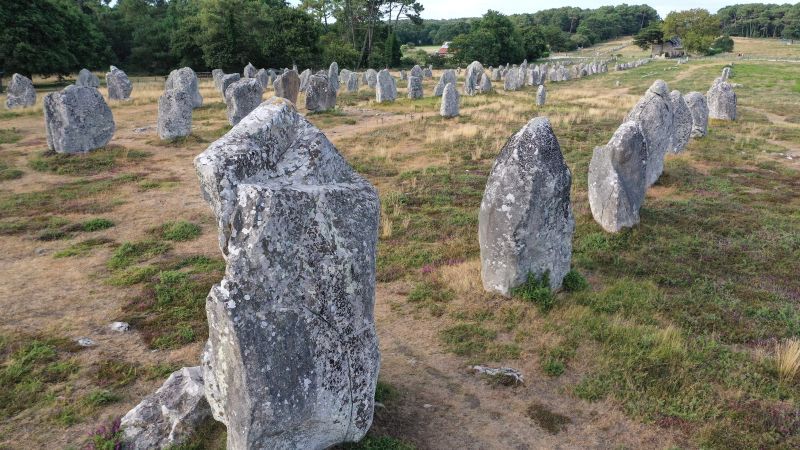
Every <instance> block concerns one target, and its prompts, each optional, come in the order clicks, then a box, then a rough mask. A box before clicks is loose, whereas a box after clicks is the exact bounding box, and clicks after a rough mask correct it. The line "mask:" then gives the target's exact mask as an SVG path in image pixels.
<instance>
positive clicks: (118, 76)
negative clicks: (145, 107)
mask: <svg viewBox="0 0 800 450" xmlns="http://www.w3.org/2000/svg"><path fill="white" fill-rule="evenodd" d="M106 87H108V98H109V99H111V100H128V99H129V98H130V97H131V92H132V91H133V84H131V80H130V79H128V75H127V74H125V72H123V71H121V70H119V69H118V68H116V67H114V66H111V71H110V72H107V73H106Z"/></svg>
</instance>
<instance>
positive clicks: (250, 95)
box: [225, 78, 264, 125]
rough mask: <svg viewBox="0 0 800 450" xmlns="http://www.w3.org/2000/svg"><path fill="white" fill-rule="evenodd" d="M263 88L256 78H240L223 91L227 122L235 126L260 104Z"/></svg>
mask: <svg viewBox="0 0 800 450" xmlns="http://www.w3.org/2000/svg"><path fill="white" fill-rule="evenodd" d="M263 93H264V88H263V87H262V86H261V83H260V82H259V81H258V79H256V78H242V79H241V80H239V81H237V82H235V83H233V84H231V85H230V86H228V88H227V89H226V90H225V106H226V113H227V115H228V122H229V123H230V124H231V125H236V124H237V123H239V122H241V120H242V119H243V118H244V117H245V116H247V115H248V114H250V111H252V110H254V109H256V107H257V106H258V105H260V104H261V96H262V94H263Z"/></svg>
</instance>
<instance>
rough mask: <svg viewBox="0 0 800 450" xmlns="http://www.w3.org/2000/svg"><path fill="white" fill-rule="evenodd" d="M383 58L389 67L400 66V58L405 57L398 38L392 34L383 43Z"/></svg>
mask: <svg viewBox="0 0 800 450" xmlns="http://www.w3.org/2000/svg"><path fill="white" fill-rule="evenodd" d="M383 57H384V60H385V62H386V65H387V66H388V67H398V66H400V58H402V57H403V52H401V51H400V42H399V41H398V40H397V36H396V35H395V34H394V33H392V32H390V33H389V36H387V37H386V41H384V43H383Z"/></svg>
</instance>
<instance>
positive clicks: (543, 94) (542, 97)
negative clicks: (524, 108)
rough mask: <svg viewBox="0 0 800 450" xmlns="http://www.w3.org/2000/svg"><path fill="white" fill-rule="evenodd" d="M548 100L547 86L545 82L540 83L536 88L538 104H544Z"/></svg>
mask: <svg viewBox="0 0 800 450" xmlns="http://www.w3.org/2000/svg"><path fill="white" fill-rule="evenodd" d="M546 101H547V88H545V87H544V85H543V84H540V85H539V87H538V88H536V106H544V104H545V102H546Z"/></svg>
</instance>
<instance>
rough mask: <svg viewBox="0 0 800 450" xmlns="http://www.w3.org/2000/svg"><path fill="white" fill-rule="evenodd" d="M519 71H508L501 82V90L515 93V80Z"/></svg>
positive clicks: (513, 69) (514, 69)
mask: <svg viewBox="0 0 800 450" xmlns="http://www.w3.org/2000/svg"><path fill="white" fill-rule="evenodd" d="M518 71H519V69H517V68H516V67H512V68H511V69H509V70H508V74H507V75H506V79H505V80H503V89H504V90H506V91H516V90H517V88H518V86H517V79H518V77H519V74H518Z"/></svg>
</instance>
